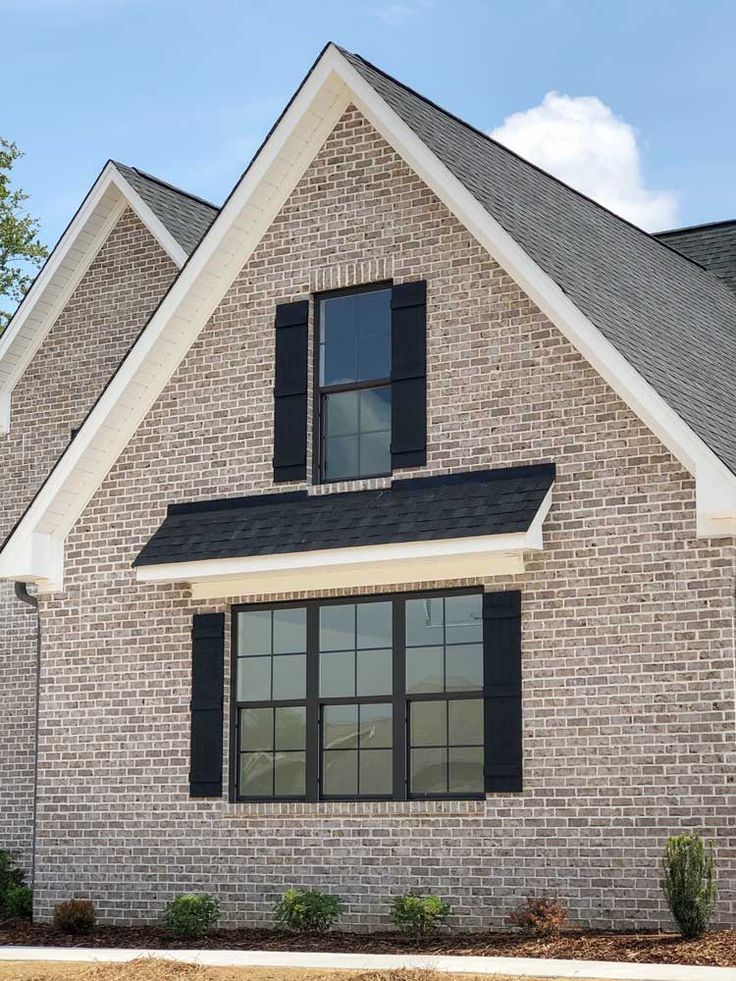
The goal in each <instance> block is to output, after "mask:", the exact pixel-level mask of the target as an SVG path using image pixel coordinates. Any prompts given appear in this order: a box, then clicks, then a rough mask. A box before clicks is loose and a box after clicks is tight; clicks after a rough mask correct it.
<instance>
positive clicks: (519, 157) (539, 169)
mask: <svg viewBox="0 0 736 981" xmlns="http://www.w3.org/2000/svg"><path fill="white" fill-rule="evenodd" d="M335 47H336V48H337V49H338V51H341V52H347V53H348V54H349V55H351V57H353V58H358V59H360V61H362V62H363V64H365V65H367V66H368V67H369V68H372V69H373V71H375V72H378V74H379V75H383V77H384V78H387V79H388V80H389V81H390V82H393V83H394V85H398V86H399V87H400V88H402V89H404V90H405V91H407V92H410V93H411V94H412V95H413V96H415V97H416V98H417V99H421V101H422V102H425V103H426V104H427V105H428V106H432V108H433V109H436V110H437V111H438V112H442V113H444V114H445V116H449V117H450V119H454V120H455V122H456V123H459V124H460V125H461V126H464V127H465V128H466V129H469V130H471V131H472V132H473V133H476V134H477V135H478V136H481V137H482V138H483V139H484V140H488V142H489V143H493V144H494V146H498V147H500V148H501V149H502V150H504V151H505V152H506V153H510V154H511V156H512V157H516V159H517V160H520V161H521V162H522V163H524V164H526V165H527V167H532V168H533V169H534V170H536V171H537V172H538V173H540V174H543V175H544V176H545V177H547V178H548V179H549V180H551V181H554V182H555V183H556V184H559V185H561V186H562V187H564V188H565V189H566V190H568V191H572V193H573V194H577V196H578V197H579V198H582V199H583V200H584V201H588V202H590V204H593V205H595V206H596V208H600V210H601V211H605V212H606V214H609V215H612V216H613V217H614V218H616V219H617V220H618V221H622V222H623V223H624V224H625V225H629V226H630V227H631V228H634V229H636V231H637V232H639V233H640V234H642V235H646V237H647V238H651V239H653V240H654V241H655V242H657V243H658V244H659V245H661V246H662V248H665V249H669V251H670V252H673V253H674V254H675V255H677V256H679V257H680V258H681V259H684V260H685V262H689V263H690V264H691V265H693V266H697V268H698V269H702V270H703V271H704V272H709V270H708V269H706V267H705V266H702V265H701V264H700V263H699V262H696V261H695V259H691V258H690V257H689V256H686V255H684V254H683V253H682V252H678V250H677V249H675V248H674V247H673V246H671V245H668V244H667V243H666V242H662V241H660V239H659V235H660V234H663V233H661V232H648V231H646V229H644V228H641V227H640V226H639V225H635V224H634V222H633V221H629V219H628V218H624V217H623V216H622V215H618V214H616V212H615V211H611V209H610V208H608V207H606V205H605V204H601V203H600V201H596V200H595V198H591V197H588V195H587V194H584V193H583V191H579V190H578V189H577V188H576V187H573V186H572V185H571V184H566V183H565V181H563V180H562V179H561V178H559V177H555V175H554V174H551V173H550V172H549V171H548V170H545V169H544V168H543V167H540V166H539V164H535V163H534V162H533V161H532V160H528V159H527V158H526V157H522V155H521V154H520V153H517V152H516V150H512V149H511V147H508V146H506V144H505V143H501V142H500V141H499V140H494V138H493V137H492V136H490V135H489V134H488V133H484V132H483V130H482V129H478V127H477V126H474V125H473V124H472V123H469V122H468V121H467V120H466V119H463V118H462V117H461V116H457V115H456V114H455V113H454V112H451V111H450V110H449V109H445V108H444V106H441V105H439V104H438V103H437V102H433V101H432V99H428V98H427V96H426V95H422V93H421V92H417V91H416V89H413V88H411V86H410V85H407V84H406V83H405V82H402V81H400V79H398V78H394V76H393V75H389V73H388V72H386V71H384V70H383V69H382V68H379V67H378V65H374V64H373V62H372V61H368V59H367V58H364V57H363V56H362V55H360V54H358V53H357V52H355V51H348V49H347V48H341V47H340V45H337V44H336V45H335Z"/></svg>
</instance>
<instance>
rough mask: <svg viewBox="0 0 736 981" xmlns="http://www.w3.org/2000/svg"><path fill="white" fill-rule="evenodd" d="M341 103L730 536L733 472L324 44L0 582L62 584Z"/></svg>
mask: <svg viewBox="0 0 736 981" xmlns="http://www.w3.org/2000/svg"><path fill="white" fill-rule="evenodd" d="M351 102H352V103H353V104H355V105H356V106H357V107H358V108H359V109H360V110H361V111H362V112H363V113H364V114H365V116H366V117H367V118H368V120H369V121H370V122H371V123H372V124H373V125H374V126H375V128H376V129H377V130H378V132H379V133H381V135H382V136H383V137H384V138H385V139H386V140H387V142H389V143H390V144H391V145H392V146H393V147H394V148H395V149H396V151H397V152H398V153H399V154H400V155H401V156H402V157H403V158H404V159H405V160H406V161H407V163H408V164H409V166H410V167H412V169H414V170H415V172H416V173H417V174H418V175H419V177H421V178H422V179H423V180H424V181H425V183H426V184H427V185H428V186H429V187H430V188H431V189H432V190H433V191H434V192H435V194H437V196H438V197H439V198H440V199H441V200H442V201H443V202H444V203H445V204H446V205H447V206H448V208H449V209H450V210H451V211H452V212H453V213H454V214H455V215H456V216H457V217H458V219H459V220H460V221H462V222H463V224H465V226H466V227H467V228H468V230H469V231H470V232H471V233H472V234H473V235H474V236H475V237H476V238H477V239H478V241H479V242H480V243H481V244H482V245H483V246H484V247H485V248H486V249H487V250H488V251H489V253H490V254H491V255H492V256H493V257H494V258H495V259H496V260H497V261H498V262H499V264H500V265H501V266H502V267H503V268H505V269H506V270H507V271H508V273H509V274H510V275H511V276H512V277H513V278H514V279H515V280H516V281H517V282H518V283H519V285H520V286H521V287H522V289H524V290H525V291H526V292H527V293H528V294H529V296H530V297H531V298H532V299H533V300H534V302H536V303H537V304H538V305H539V307H540V308H541V309H542V310H543V311H544V312H545V314H546V315H547V316H549V318H550V320H551V321H552V322H553V323H555V324H556V325H557V326H558V327H559V329H560V330H561V331H562V332H563V334H564V335H565V336H566V337H567V338H568V339H569V340H570V341H571V343H572V344H573V345H574V346H575V347H576V348H577V349H578V350H579V351H580V352H581V353H582V354H583V356H584V357H586V358H587V360H588V361H589V362H590V363H591V364H592V365H593V366H594V367H595V368H596V369H597V370H598V371H599V373H600V374H601V376H602V377H603V378H604V379H605V380H606V381H607V382H608V383H609V384H610V385H611V387H612V388H613V389H614V390H615V391H616V392H617V393H618V394H619V395H620V396H621V397H622V398H623V399H624V400H625V401H626V402H627V403H628V405H629V406H630V407H631V408H632V410H633V411H634V412H636V413H637V414H638V415H639V417H640V418H641V419H642V420H643V421H644V422H645V423H646V424H647V425H648V426H649V427H650V428H651V429H652V431H653V432H654V433H655V434H656V435H657V436H658V437H659V438H660V439H661V440H662V442H663V443H664V444H665V445H666V446H667V447H668V448H669V449H670V450H671V452H672V453H674V455H675V456H676V457H677V458H678V459H679V460H680V461H681V462H682V463H683V465H684V466H685V467H686V468H687V469H688V470H689V471H690V472H691V473H692V474H694V475H695V477H696V486H697V500H698V513H697V518H698V534H699V535H701V536H710V535H714V534H718V535H729V534H736V476H734V475H733V474H732V473H731V472H730V471H729V470H727V468H726V467H725V466H724V464H723V463H722V462H721V461H720V460H719V459H718V458H717V457H716V456H715V454H714V453H713V452H712V451H711V450H710V449H709V448H708V447H707V446H706V445H705V444H704V443H703V441H702V440H701V439H700V438H699V437H698V436H697V435H696V434H695V433H694V432H693V431H692V430H691V429H690V428H689V427H688V426H687V425H686V423H685V422H684V421H683V420H682V419H681V418H680V417H679V416H678V415H677V414H676V413H675V412H674V411H673V410H672V409H671V408H670V406H669V405H667V403H666V402H665V401H664V400H663V399H662V398H661V397H660V396H659V395H658V394H657V393H656V392H655V391H654V389H653V388H652V387H651V386H650V385H649V384H648V383H647V382H646V381H645V380H644V379H643V378H642V377H641V376H640V375H639V374H638V372H636V371H635V370H634V369H633V368H632V366H631V365H630V364H629V363H628V362H627V361H626V360H625V359H624V358H623V356H622V355H621V354H620V352H618V351H617V350H616V349H615V348H613V346H612V345H611V344H610V343H609V342H608V341H606V340H605V339H604V338H603V336H602V335H601V334H600V332H599V331H598V330H597V329H596V328H595V327H594V326H593V324H592V323H591V322H590V321H589V320H588V319H587V318H586V317H585V316H584V315H583V314H582V313H581V312H580V310H578V308H577V307H576V306H575V305H574V304H573V303H572V302H571V301H570V299H569V298H568V297H567V296H566V295H565V294H564V292H563V291H562V290H561V289H560V288H559V287H558V286H557V284H556V283H555V282H554V281H553V280H552V279H551V278H550V277H549V276H548V275H547V274H546V273H544V272H543V271H542V270H541V269H540V268H539V267H538V266H537V265H536V263H534V262H533V260H532V259H530V257H529V256H528V255H527V254H526V253H525V252H524V251H523V249H522V248H521V247H520V246H519V245H518V243H516V242H515V241H514V240H513V239H511V237H510V236H509V235H508V234H507V233H506V231H505V230H504V229H503V228H502V227H501V226H500V225H499V224H498V222H497V221H495V219H494V218H492V217H491V216H490V215H489V214H488V212H487V211H486V210H485V209H484V208H483V207H482V206H481V205H480V204H479V203H478V202H477V201H476V200H475V198H474V197H473V196H472V195H471V194H470V192H469V191H468V190H467V189H466V188H465V187H464V186H463V185H462V184H461V183H460V181H459V180H458V179H457V178H456V177H455V176H454V175H453V174H451V173H450V171H449V170H448V169H447V168H446V167H445V166H444V165H443V164H442V163H441V162H440V161H439V160H438V159H437V157H435V155H434V154H433V153H432V152H431V151H430V150H429V149H428V147H427V146H426V145H425V144H424V143H423V142H422V141H421V140H420V139H419V137H418V136H417V135H416V134H415V133H414V132H413V131H412V130H411V129H410V128H409V127H408V126H407V125H406V123H404V122H403V120H401V119H400V118H399V117H398V116H397V114H396V113H395V112H394V111H393V110H392V109H391V108H390V107H389V106H388V105H387V104H386V102H385V101H384V100H383V99H382V98H381V97H380V96H379V95H378V93H377V92H375V90H374V89H372V88H371V86H370V85H368V83H367V82H365V80H364V79H362V78H361V77H360V75H359V74H358V73H357V72H356V71H355V69H354V68H353V67H352V66H351V65H350V64H349V63H348V62H347V61H346V60H345V58H344V57H343V56H342V55H341V54H340V52H339V51H338V50H337V49H336V48H335V47H334V46H332V45H330V46H329V47H328V48H327V49H326V51H325V52H324V54H323V55H322V57H321V58H320V59H319V61H318V62H317V64H316V65H315V67H314V69H313V70H312V72H311V73H310V75H309V76H308V77H307V79H306V80H305V82H304V84H303V85H302V87H301V88H300V90H299V91H298V92H297V94H296V95H295V97H294V99H293V100H292V102H291V103H290V104H289V106H288V107H287V109H286V111H285V112H284V114H283V116H282V117H281V119H280V120H279V122H278V124H277V125H276V127H275V128H274V130H273V132H272V133H271V134H270V136H269V138H268V140H267V141H266V143H265V144H264V146H263V147H262V148H261V150H260V152H259V153H258V155H257V156H256V158H255V159H254V161H253V162H252V164H251V165H250V167H249V169H248V170H247V171H246V173H245V175H244V176H243V178H242V179H241V181H240V182H239V184H238V185H237V186H236V188H235V190H234V191H233V193H232V194H231V196H230V198H229V199H228V201H227V202H226V204H225V206H224V207H223V209H222V210H221V212H220V214H219V215H218V216H217V218H216V219H215V221H214V223H213V224H212V226H211V228H210V230H209V232H208V233H207V234H206V235H205V236H204V238H203V239H202V241H201V242H200V244H199V246H198V247H197V249H196V250H195V252H194V253H193V255H192V256H191V258H190V259H189V261H188V262H187V264H186V265H185V267H184V268H183V269H182V271H181V273H180V275H179V277H178V279H177V281H176V283H175V284H174V286H173V287H172V288H171V290H170V291H169V293H168V294H167V295H166V297H165V298H164V300H163V302H162V303H161V305H160V306H159V308H158V310H157V311H156V313H155V314H154V316H153V317H152V318H151V320H150V322H149V324H148V325H147V327H146V329H145V330H144V331H143V333H142V334H141V336H140V337H139V339H138V341H137V342H136V344H135V345H134V347H133V348H132V350H131V352H130V353H129V355H128V357H127V358H126V360H125V361H124V363H123V364H122V366H121V368H120V370H119V371H118V372H117V374H116V375H115V377H114V378H113V379H112V381H111V383H110V385H109V386H108V387H107V389H106V390H105V392H104V393H103V395H102V397H101V398H100V400H99V401H98V403H97V405H96V406H95V407H94V409H93V411H92V412H91V413H90V415H89V416H88V418H87V420H86V421H85V423H84V425H83V427H82V429H81V430H80V432H79V434H78V435H77V437H76V439H75V440H73V442H72V443H71V444H70V446H69V447H68V449H67V450H66V452H65V453H64V455H63V456H62V458H61V460H60V461H59V463H58V465H57V466H56V468H55V469H54V471H53V472H52V474H51V475H50V477H49V479H48V480H47V481H46V483H45V484H44V486H43V487H42V489H41V491H40V492H39V494H38V495H37V497H36V498H35V500H34V501H33V503H32V504H31V506H30V508H29V509H28V511H27V512H26V514H25V515H24V517H23V519H22V521H21V522H20V523H19V525H18V527H17V528H16V530H15V532H14V533H13V536H12V537H11V539H10V540H9V542H8V545H7V546H6V548H5V549H4V550H3V552H2V553H0V578H22V576H23V575H24V574H25V573H24V570H31V569H32V570H33V575H32V576H31V578H32V579H33V580H34V581H36V582H38V583H39V588H40V589H41V590H42V591H53V590H54V589H60V588H61V587H62V582H61V579H60V577H59V558H58V556H59V554H60V551H61V552H63V543H64V539H65V537H66V535H67V534H68V532H69V530H70V528H71V527H72V526H73V525H74V523H75V521H76V520H77V519H78V517H79V516H80V515H81V514H82V512H83V511H84V508H85V507H86V505H87V503H88V501H89V500H90V498H91V496H92V495H93V494H94V492H95V490H96V489H97V487H99V485H100V483H101V482H102V481H103V480H104V478H105V476H106V474H107V473H108V472H109V470H110V468H111V467H112V465H113V464H114V462H115V460H116V459H117V457H118V456H119V455H120V453H121V452H122V450H123V449H124V448H125V446H126V445H127V443H128V441H129V440H130V438H131V436H132V435H133V433H134V432H135V430H136V429H137V427H138V425H139V424H140V422H141V421H142V419H143V418H144V417H145V416H146V414H147V412H148V410H149V409H150V407H151V406H152V405H153V403H154V402H155V401H156V399H157V398H158V396H159V394H160V393H161V391H162V390H163V389H164V387H165V385H166V383H167V382H168V381H169V379H170V378H171V376H172V374H173V373H174V371H175V370H176V368H177V367H178V365H179V364H180V363H181V361H182V359H183V357H184V356H185V354H186V352H187V351H188V350H189V348H190V347H191V345H192V343H193V342H194V340H195V339H196V338H197V336H198V335H199V332H200V331H201V329H202V328H203V326H204V325H205V323H206V322H207V320H208V319H209V317H210V315H211V314H212V313H213V311H214V310H215V308H216V306H217V304H218V303H219V302H220V300H221V298H222V297H223V296H224V295H225V293H226V292H227V289H228V287H229V286H230V284H231V283H232V282H233V280H234V279H235V277H236V275H237V274H238V272H239V271H240V269H241V268H242V266H243V265H244V263H245V262H246V261H247V260H248V257H249V256H250V255H251V253H252V251H253V250H254V248H255V247H256V246H257V244H258V242H259V241H260V239H261V238H262V236H263V235H264V234H265V232H266V231H267V229H268V228H269V226H270V224H271V222H272V221H273V219H274V218H275V216H276V215H277V213H278V211H279V210H280V209H281V207H282V206H283V204H284V202H285V201H286V199H287V197H288V195H289V194H290V193H291V191H292V190H293V188H294V187H295V186H296V184H297V183H298V181H299V179H300V178H301V176H302V174H303V173H304V172H305V170H306V168H307V167H308V166H309V164H310V163H311V161H312V160H313V159H314V157H315V155H316V154H317V152H318V151H319V149H320V147H321V146H322V144H323V143H324V141H325V140H326V139H327V137H328V136H329V134H330V132H331V131H332V129H333V128H334V126H335V124H336V123H337V121H338V119H339V118H340V116H341V115H342V113H343V112H344V110H345V109H346V108H347V106H348V105H349V104H350V103H351ZM34 537H35V538H36V540H37V541H38V540H39V539H42V540H43V544H42V547H36V549H35V550H32V542H33V539H34ZM32 553H33V554H32ZM42 555H46V556H49V557H50V556H53V557H55V561H54V563H49V562H45V561H44V560H43V559H42V558H40V556H42Z"/></svg>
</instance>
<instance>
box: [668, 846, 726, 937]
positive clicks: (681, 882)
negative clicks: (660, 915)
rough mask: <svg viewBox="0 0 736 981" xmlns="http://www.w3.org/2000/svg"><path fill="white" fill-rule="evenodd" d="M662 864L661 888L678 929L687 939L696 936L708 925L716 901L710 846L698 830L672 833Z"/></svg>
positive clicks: (714, 876)
mask: <svg viewBox="0 0 736 981" xmlns="http://www.w3.org/2000/svg"><path fill="white" fill-rule="evenodd" d="M662 865H663V868H664V876H663V878H662V889H663V890H664V894H665V896H666V897H667V903H668V904H669V907H670V911H671V913H672V916H673V917H674V919H675V922H676V923H677V926H678V927H679V929H680V933H681V934H682V936H683V937H685V938H688V939H690V938H693V937H699V936H700V935H701V934H703V933H705V931H706V930H707V929H708V923H709V922H710V918H711V916H712V915H713V908H714V907H715V903H716V873H715V862H714V859H713V847H712V846H711V845H706V844H705V842H704V841H703V839H702V838H701V837H700V835H699V834H693V835H690V834H685V835H673V836H672V837H671V838H669V839H668V840H667V845H666V846H665V852H664V858H663V860H662Z"/></svg>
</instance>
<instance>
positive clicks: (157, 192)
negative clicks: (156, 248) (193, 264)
mask: <svg viewBox="0 0 736 981" xmlns="http://www.w3.org/2000/svg"><path fill="white" fill-rule="evenodd" d="M126 207H129V208H131V209H132V210H133V211H134V212H135V214H136V215H137V216H138V218H139V219H140V220H141V221H142V222H143V224H144V225H145V226H146V227H147V228H148V230H149V231H150V232H151V234H152V235H153V237H154V238H155V239H156V240H157V241H158V243H159V245H161V247H162V248H163V249H164V251H165V252H166V253H167V254H168V255H169V257H170V258H171V259H172V260H173V262H174V263H175V264H176V266H178V267H179V268H181V266H182V265H183V264H184V262H185V261H186V259H187V256H188V255H189V254H190V253H191V252H192V251H193V249H194V248H195V247H196V245H197V243H198V242H199V240H200V239H201V237H202V235H203V234H204V233H205V231H206V230H207V228H209V226H210V224H211V223H212V221H213V219H214V217H215V215H216V214H217V208H216V207H215V206H214V205H211V204H208V203H207V202H205V201H202V200H200V199H199V198H194V197H192V196H191V195H189V194H186V193H185V192H184V191H180V190H178V189H177V188H174V187H172V186H171V185H168V184H165V183H163V182H162V181H159V180H158V178H155V177H151V176H150V175H149V174H144V173H143V172H142V171H138V170H136V169H135V168H133V167H127V166H125V165H124V164H119V163H114V162H113V161H108V163H107V164H106V165H105V166H104V168H103V169H102V171H101V173H100V175H99V177H98V178H97V180H96V181H95V182H94V184H93V185H92V187H91V188H90V190H89V192H88V193H87V195H86V197H85V199H84V201H83V202H82V204H81V205H80V207H79V209H78V210H77V212H76V214H75V215H74V217H73V218H72V220H71V221H70V222H69V224H68V225H67V227H66V229H65V230H64V232H63V233H62V235H61V238H60V239H59V241H58V242H57V244H56V245H55V247H54V249H53V251H52V252H51V255H50V256H49V257H48V259H47V260H46V262H45V263H44V265H43V267H42V268H41V270H40V271H39V273H38V275H37V276H36V278H35V280H34V281H33V284H32V286H31V288H30V290H29V291H28V293H27V294H26V296H25V297H24V299H23V301H22V303H21V304H20V305H19V307H18V309H17V310H16V311H15V314H14V315H13V317H12V319H11V321H10V323H9V324H8V326H7V328H6V329H5V331H4V333H3V334H2V336H1V337H0V433H2V432H7V431H8V429H9V428H10V398H11V394H12V392H13V389H14V388H15V386H16V384H17V383H18V380H19V379H20V378H21V376H22V375H23V372H24V371H25V370H26V368H27V367H28V364H29V363H30V361H31V359H32V358H33V355H34V354H35V353H36V351H37V350H38V348H39V347H40V345H41V344H42V343H43V340H44V338H45V337H46V335H47V333H48V332H49V330H50V329H51V327H52V326H53V324H54V322H55V321H56V319H57V317H58V315H59V313H60V312H61V310H62V308H63V307H64V305H65V303H66V302H67V300H68V299H69V297H70V296H71V294H72V292H73V291H74V290H75V289H76V287H77V285H78V284H79V282H80V280H81V279H82V277H83V276H84V274H85V273H86V271H87V270H88V269H89V267H90V265H91V263H92V262H93V260H94V258H95V256H96V255H97V254H98V252H99V251H100V249H101V248H102V246H103V245H104V244H105V242H106V241H107V237H108V235H109V234H110V232H111V231H112V229H113V227H114V226H115V224H116V223H117V221H118V219H119V218H120V216H121V215H122V213H123V211H124V210H125V208H126Z"/></svg>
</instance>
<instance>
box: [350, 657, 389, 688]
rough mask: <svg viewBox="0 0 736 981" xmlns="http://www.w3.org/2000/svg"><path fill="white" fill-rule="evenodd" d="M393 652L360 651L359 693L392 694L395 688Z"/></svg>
mask: <svg viewBox="0 0 736 981" xmlns="http://www.w3.org/2000/svg"><path fill="white" fill-rule="evenodd" d="M392 654H393V652H392V651H391V650H386V651H360V652H359V653H358V679H357V682H358V684H357V689H358V690H357V692H356V694H357V695H390V694H391V691H392V688H393V657H392Z"/></svg>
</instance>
